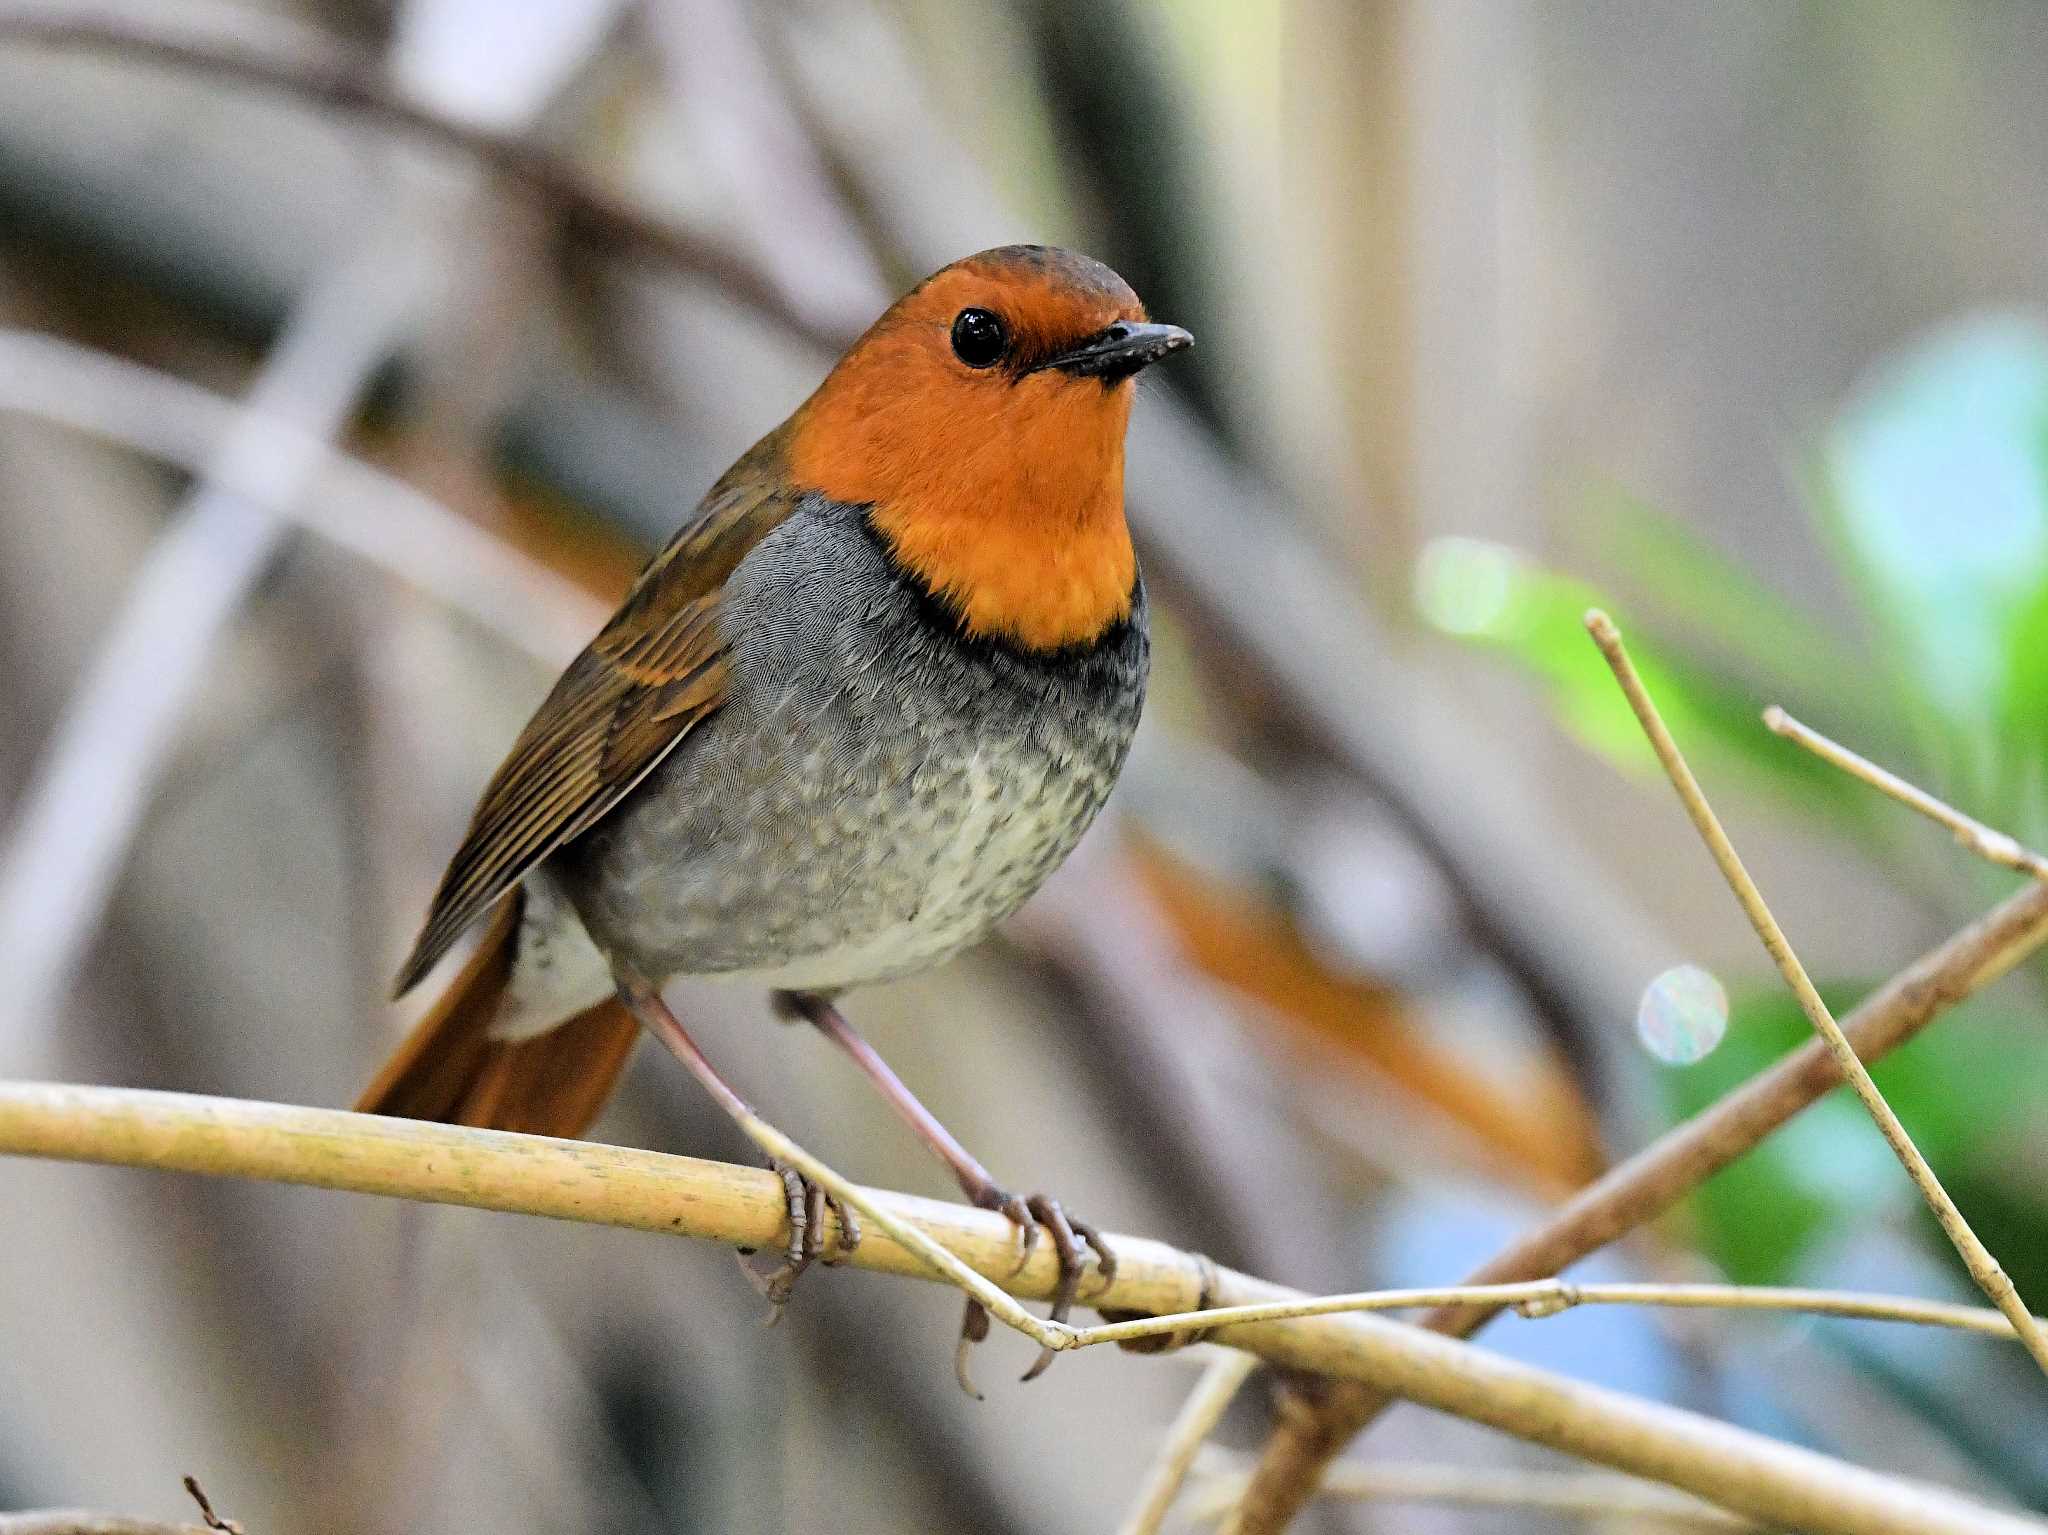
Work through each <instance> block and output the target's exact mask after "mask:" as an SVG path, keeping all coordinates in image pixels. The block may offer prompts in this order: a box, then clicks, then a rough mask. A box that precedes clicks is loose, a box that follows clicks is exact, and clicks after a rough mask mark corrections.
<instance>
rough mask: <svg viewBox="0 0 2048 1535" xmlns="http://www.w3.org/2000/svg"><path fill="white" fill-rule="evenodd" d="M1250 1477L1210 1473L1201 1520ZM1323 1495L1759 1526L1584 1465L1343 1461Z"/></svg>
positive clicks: (1194, 1505) (1197, 1511)
mask: <svg viewBox="0 0 2048 1535" xmlns="http://www.w3.org/2000/svg"><path fill="white" fill-rule="evenodd" d="M1250 1481H1251V1477H1250V1476H1249V1474H1248V1473H1246V1472H1243V1471H1235V1472H1226V1473H1224V1474H1222V1475H1219V1476H1215V1477H1213V1478H1207V1477H1205V1479H1204V1480H1203V1481H1202V1483H1201V1484H1200V1492H1199V1494H1198V1495H1196V1496H1194V1497H1192V1498H1191V1499H1190V1507H1189V1512H1190V1513H1191V1514H1192V1515H1193V1517H1194V1518H1196V1519H1197V1520H1208V1519H1220V1518H1221V1517H1223V1515H1224V1514H1226V1513H1228V1512H1229V1510H1230V1508H1231V1506H1232V1505H1233V1504H1235V1503H1236V1502H1237V1500H1238V1499H1239V1498H1240V1497H1242V1496H1243V1494H1244V1489H1245V1487H1246V1486H1247V1484H1249V1482H1250ZM1321 1491H1322V1494H1323V1496H1324V1497H1329V1498H1347V1499H1352V1500H1355V1501H1358V1502H1372V1503H1448V1504H1454V1505H1459V1506H1462V1507H1466V1508H1504V1509H1505V1508H1511V1509H1520V1510H1522V1511H1524V1512H1528V1513H1544V1514H1576V1515H1579V1516H1580V1517H1582V1518H1586V1519H1599V1520H1610V1519H1612V1520H1618V1519H1627V1520H1629V1521H1631V1522H1630V1524H1629V1525H1628V1528H1630V1529H1640V1528H1641V1526H1640V1525H1639V1524H1637V1523H1635V1522H1634V1521H1637V1520H1645V1519H1646V1520H1649V1521H1651V1522H1652V1523H1653V1525H1655V1526H1656V1527H1658V1528H1661V1529H1669V1530H1714V1531H1720V1532H1723V1535H1726V1532H1729V1531H1735V1530H1754V1529H1756V1528H1757V1526H1756V1525H1755V1524H1754V1523H1752V1522H1751V1521H1749V1520H1747V1519H1744V1518H1741V1517H1740V1516H1738V1515H1735V1514H1730V1513H1726V1512H1724V1511H1722V1510H1721V1509H1718V1508H1715V1507H1713V1506H1712V1505H1711V1504H1706V1503H1702V1502H1700V1501H1699V1500H1698V1499H1696V1498H1688V1497H1686V1496H1685V1495H1684V1494H1682V1493H1674V1492H1671V1491H1669V1490H1668V1489H1666V1488H1662V1487H1657V1486H1652V1485H1650V1484H1649V1483H1645V1482H1639V1481H1636V1480H1634V1479H1633V1478H1630V1477H1621V1476H1608V1475H1605V1474H1603V1473H1600V1472H1586V1471H1502V1470H1495V1469H1493V1468H1491V1467H1487V1466H1429V1465H1349V1464H1346V1465H1338V1466H1335V1467H1333V1468H1332V1469H1331V1471H1330V1474H1329V1475H1328V1476H1326V1477H1325V1478H1323V1485H1322V1488H1321Z"/></svg>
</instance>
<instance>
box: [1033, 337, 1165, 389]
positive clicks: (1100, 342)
mask: <svg viewBox="0 0 2048 1535" xmlns="http://www.w3.org/2000/svg"><path fill="white" fill-rule="evenodd" d="M1194 344H1195V338H1194V337H1193V336H1191V335H1189V334H1188V333H1187V332H1186V331H1184V330H1182V329H1181V328H1180V327H1179V326H1178V325H1133V324H1128V323H1125V322H1122V321H1119V322H1118V323H1117V324H1115V325H1112V326H1110V327H1109V329H1107V330H1105V331H1103V332H1102V333H1101V334H1100V335H1096V336H1090V337H1089V338H1088V339H1087V340H1086V341H1084V342H1082V343H1081V344H1080V345H1079V346H1077V347H1075V348H1073V349H1072V350H1071V351H1066V352H1062V353H1060V355H1059V356H1057V357H1048V358H1047V359H1046V360H1045V361H1044V362H1042V363H1040V364H1039V365H1038V368H1058V369H1059V370H1060V371H1061V372H1062V373H1071V374H1074V375H1075V376H1076V377H1078V378H1099V379H1101V380H1102V381H1103V382H1104V383H1106V384H1113V383H1115V382H1116V381H1117V380H1118V379H1125V378H1129V377H1130V376H1131V375H1132V374H1133V373H1136V372H1137V371H1138V370H1139V369H1141V368H1149V367H1150V366H1152V364H1153V363H1155V362H1157V361H1159V359H1160V358H1162V357H1166V356H1169V355H1171V354H1172V353H1174V352H1180V351H1185V350H1186V349H1187V348H1189V347H1191V346H1193V345H1194ZM1038 368H1033V369H1032V370H1031V371H1032V372H1034V373H1036V372H1037V371H1038Z"/></svg>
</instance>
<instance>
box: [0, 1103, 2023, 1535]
mask: <svg viewBox="0 0 2048 1535" xmlns="http://www.w3.org/2000/svg"><path fill="white" fill-rule="evenodd" d="M0 1153H11V1154H17V1155H30V1156H42V1157H53V1158H59V1159H64V1160H71V1161H85V1162H100V1163H111V1164H117V1165H125V1166H137V1167H150V1168H156V1169H160V1170H165V1171H181V1172H190V1173H202V1174H212V1175H217V1176H236V1177H247V1178H262V1179H267V1180H270V1181H273V1182H281V1183H293V1184H301V1185H308V1186H312V1187H318V1188H329V1189H347V1190H353V1191H355V1192H358V1193H368V1194H383V1195H390V1196H397V1197H403V1198H409V1199H416V1200H423V1201H428V1202H432V1203H439V1204H456V1205H467V1206H472V1207H477V1208H483V1209H495V1210H504V1211H512V1212H518V1213H523V1214H529V1215H545V1216H551V1217H555V1218H557V1219H564V1220H577V1221H585V1222H591V1223H595V1224H602V1225H612V1226H622V1227H628V1228H632V1229H637V1230H643V1231H661V1232H667V1233H670V1234H672V1235H687V1236H695V1237H700V1238H705V1239H708V1240H713V1241H718V1242H724V1243H728V1244H730V1245H733V1246H741V1247H762V1246H766V1245H769V1244H771V1243H773V1242H776V1241H778V1240H780V1239H781V1238H782V1236H783V1234H784V1233H783V1226H784V1215H785V1198H784V1191H783V1188H782V1184H781V1181H780V1180H779V1179H778V1178H776V1177H775V1176H774V1175H773V1174H771V1173H768V1172H766V1171H763V1170H760V1169H755V1168H742V1167H731V1166H727V1165H724V1164H721V1163H716V1162H705V1161H700V1160H698V1159H695V1158H690V1157H676V1156H667V1155H663V1154H660V1153H657V1152H649V1151H634V1150H628V1149H625V1148H622V1147H615V1146H599V1145H593V1144H590V1143H587V1142H581V1141H555V1140H549V1139H546V1138H544V1137H540V1136H526V1135H513V1134H508V1133H505V1132H502V1131H491V1130H472V1129H466V1128H461V1127H457V1126H449V1125H430V1124H419V1123H414V1122H412V1121H408V1120H397V1119H380V1118H375V1117H371V1116H367V1115H360V1114H348V1113H343V1112H340V1111H338V1110H332V1109H307V1108H293V1107H288V1106H285V1105H281V1104H264V1103H246V1102H239V1101H236V1100H232V1099H221V1098H200V1097H192V1096H187V1095H183V1094H176V1093H158V1092H147V1091H142V1090H139V1089H121V1088H104V1087H76V1086H67V1085H61V1084H49V1083H0ZM865 1194H866V1198H867V1199H868V1200H869V1201H870V1202H871V1203H873V1204H874V1205H876V1206H878V1207H882V1208H886V1209H888V1210H889V1211H890V1212H891V1213H892V1214H893V1215H894V1216H896V1217H897V1218H898V1219H900V1220H903V1221H907V1222H909V1223H911V1224H913V1225H915V1226H917V1227H918V1228H920V1229H921V1230H922V1231H924V1232H925V1234H926V1235H928V1236H931V1237H932V1238H934V1239H935V1240H937V1241H938V1242H939V1243H941V1244H942V1245H943V1246H944V1247H946V1248H947V1249H948V1250H949V1251H950V1252H951V1253H952V1254H953V1255H954V1256H955V1257H957V1258H959V1259H960V1260H961V1261H963V1262H965V1263H966V1264H968V1265H969V1266H970V1267H972V1268H974V1269H975V1270H977V1271H978V1272H980V1273H981V1274H983V1275H984V1276H986V1277H987V1278H990V1279H993V1280H995V1281H996V1282H997V1283H998V1284H1000V1285H1001V1286H1002V1287H1003V1288H1004V1289H1005V1290H1007V1291H1009V1292H1010V1293H1011V1294H1012V1295H1015V1296H1018V1297H1021V1298H1034V1299H1045V1298H1047V1297H1049V1296H1050V1295H1051V1294H1052V1292H1053V1289H1054V1287H1055V1285H1056V1284H1057V1281H1058V1274H1057V1265H1056V1263H1055V1261H1054V1258H1053V1255H1052V1254H1051V1253H1050V1252H1047V1251H1045V1250H1044V1248H1043V1246H1041V1248H1040V1250H1039V1251H1037V1252H1035V1253H1034V1254H1033V1255H1032V1257H1031V1260H1030V1261H1029V1262H1028V1263H1026V1264H1025V1265H1024V1266H1023V1267H1022V1268H1019V1267H1018V1265H1017V1242H1016V1233H1015V1231H1014V1230H1013V1229H1012V1227H1011V1225H1010V1223H1009V1222H1008V1221H1007V1220H1005V1219H1004V1218H1003V1217H1002V1216H1001V1215H1000V1214H997V1213H995V1212H992V1211H985V1210H975V1209H970V1208H967V1207H964V1206H958V1205H950V1204H945V1203H941V1202H939V1201H936V1200H928V1199H919V1198H916V1197H913V1196H910V1195H904V1194H894V1193H885V1192H882V1191H865ZM1111 1240H1112V1242H1113V1243H1114V1245H1115V1248H1116V1252H1117V1256H1118V1259H1119V1262H1118V1270H1117V1276H1116V1280H1115V1282H1114V1283H1113V1284H1112V1285H1110V1286H1109V1287H1108V1288H1107V1289H1106V1290H1105V1291H1104V1292H1103V1293H1102V1294H1100V1295H1099V1296H1095V1297H1092V1300H1093V1301H1094V1302H1095V1303H1096V1304H1100V1305H1105V1306H1110V1307H1113V1308H1116V1309H1118V1310H1129V1311H1142V1312H1154V1313H1173V1312H1187V1311H1192V1310H1196V1309H1197V1308H1199V1307H1200V1306H1201V1304H1202V1302H1203V1299H1204V1291H1205V1289H1206V1290H1207V1292H1208V1298H1210V1299H1212V1300H1213V1301H1215V1302H1217V1303H1220V1304H1223V1305H1244V1304H1263V1303H1267V1302H1273V1301H1290V1302H1291V1301H1298V1300H1300V1299H1302V1297H1301V1296H1300V1295H1298V1294H1297V1293H1296V1292H1293V1291H1290V1290H1287V1289H1285V1288H1283V1287H1281V1286H1279V1285H1275V1284H1271V1283H1269V1282H1268V1281H1265V1280H1262V1279H1257V1278H1254V1277H1252V1276H1250V1275H1246V1274H1240V1273H1236V1272H1234V1271H1231V1270H1228V1269H1221V1268H1219V1267H1217V1266H1216V1265H1215V1264H1212V1263H1210V1262H1209V1261H1208V1260H1206V1259H1204V1258H1202V1257H1200V1256H1199V1255H1197V1254H1194V1253H1187V1252H1181V1251H1178V1250H1176V1249H1174V1248H1171V1247H1168V1246H1166V1245H1165V1244H1163V1243H1160V1242H1155V1241H1150V1240H1147V1239H1145V1238H1141V1237H1131V1236H1124V1237H1112V1238H1111ZM847 1261H848V1262H849V1263H850V1264H851V1265H853V1266H856V1267H860V1268H867V1269H873V1270H877V1271H879V1272H885V1273H893V1274H899V1275H913V1276H918V1277H925V1276H928V1275H929V1272H930V1270H929V1268H928V1266H927V1263H926V1261H925V1259H924V1257H923V1256H922V1255H921V1254H919V1253H916V1252H914V1251H912V1250H911V1249H909V1248H907V1247H905V1246H903V1245H902V1244H901V1243H899V1242H897V1241H896V1240H894V1239H893V1238H891V1237H890V1236H889V1235H888V1233H887V1232H886V1231H878V1232H874V1233H871V1234H869V1235H868V1236H867V1237H866V1239H865V1240H863V1241H862V1242H861V1244H860V1246H859V1247H858V1248H856V1249H855V1251H854V1252H853V1253H852V1254H851V1255H850V1256H849V1258H848V1260H847ZM1219 1341H1223V1342H1227V1343H1228V1344H1230V1345H1231V1346H1232V1347H1236V1348H1242V1349H1245V1350H1248V1351H1250V1352H1252V1353H1255V1354H1258V1355H1260V1356H1261V1357H1263V1358H1266V1359H1269V1360H1272V1361H1273V1362H1275V1363H1277V1364H1280V1365H1282V1366H1285V1367H1287V1368H1289V1369H1293V1370H1301V1371H1309V1372H1314V1373H1319V1374H1325V1375H1329V1376H1332V1377H1336V1378H1338V1379H1344V1380H1353V1381H1358V1382H1361V1383H1363V1384H1365V1385H1368V1386H1370V1387H1373V1388H1375V1389H1377V1390H1379V1391H1383V1392H1388V1393H1391V1394H1394V1395H1397V1396H1402V1397H1406V1398H1408V1399H1410V1400H1412V1401H1416V1402H1419V1403H1421V1404H1423V1405H1425V1406H1429V1407H1434V1408H1437V1409H1438V1410H1440V1411H1443V1412H1448V1413H1452V1414H1455V1415H1457V1416H1460V1417H1464V1418H1469V1419H1471V1420H1473V1421H1475V1422H1479V1423H1484V1424H1488V1425H1490V1426H1492V1427H1494V1428H1498V1429H1501V1430H1503V1431H1504V1432H1507V1433H1510V1434H1513V1435H1516V1436H1517V1437H1520V1438H1524V1439H1528V1440H1530V1441H1531V1442H1534V1443H1539V1444H1545V1445H1548V1446H1550V1447H1551V1448H1553V1449H1558V1450H1562V1451H1564V1452H1565V1453H1567V1454H1571V1455H1577V1456H1580V1457H1582V1458H1585V1459H1588V1460H1593V1461H1597V1462H1599V1463H1601V1464H1603V1465H1607V1466H1611V1467H1613V1468H1615V1469H1617V1470H1622V1471H1627V1472H1631V1473H1633V1474H1636V1475H1639V1476H1645V1477H1650V1478H1652V1479H1655V1480H1658V1481H1663V1482H1667V1483H1669V1484H1671V1485H1673V1486H1677V1487H1682V1488H1684V1489H1685V1490H1687V1491H1689V1492H1692V1493H1695V1494H1697V1495H1698V1496H1700V1497H1704V1498H1707V1499H1710V1500H1711V1501H1713V1502H1715V1503H1717V1504H1720V1505H1722V1506H1724V1507H1727V1508H1731V1509H1734V1510H1735V1511H1737V1512H1739V1513H1743V1514H1747V1515H1750V1516H1751V1517H1754V1518H1756V1519H1758V1520H1760V1521H1763V1522H1765V1523H1767V1524H1776V1525H1782V1526H1789V1527H1792V1528H1796V1529H1801V1530H1808V1531H1814V1532H1818V1535H1908V1532H1911V1535H2017V1532H2020V1531H2030V1532H2033V1535H2042V1532H2043V1531H2048V1525H2044V1524H2043V1523H2041V1522H2039V1521H2036V1520H2032V1519H2028V1518H2026V1517H2024V1516H2021V1515H2015V1514H2008V1513H2004V1512H2000V1511H1997V1510H1993V1509H1990V1508H1986V1507H1983V1506H1981V1505H1978V1504H1975V1503H1973V1502H1971V1501H1969V1500H1968V1499H1965V1498H1963V1497H1961V1496H1959V1495H1957V1494H1954V1493H1950V1492H1945V1491H1941V1490H1938V1489H1933V1488H1927V1487H1922V1486H1918V1485H1915V1484H1912V1483H1908V1482H1904V1481H1901V1480H1899V1479H1897V1478H1894V1477H1888V1476H1884V1475H1881V1474H1879V1473H1876V1472H1873V1471H1868V1470H1865V1469H1863V1468H1861V1467H1858V1466H1852V1465H1849V1464H1847V1463H1844V1462H1841V1461H1838V1460H1833V1459H1831V1458H1829V1457H1827V1456H1824V1455H1819V1454H1815V1453H1814V1452H1812V1451H1809V1450H1803V1449H1799V1448H1797V1447H1794V1446H1791V1445H1786V1444H1781V1443H1778V1442H1777V1441H1775V1440H1771V1439H1769V1438H1766V1437H1764V1436H1762V1435H1759V1434H1754V1433H1750V1432H1748V1431H1747V1430H1743V1429H1738V1428H1734V1427H1731V1426H1729V1425H1727V1424H1722V1423H1717V1422H1715V1421H1713V1420H1711V1419H1708V1418H1703V1417H1701V1416H1699V1415H1698V1414H1695V1413H1690V1412H1685V1411H1682V1410H1680V1409H1678V1408H1675V1407H1670V1406H1666V1405H1664V1404H1662V1403H1658V1402H1651V1401H1646V1400H1643V1399H1641V1398H1637V1397H1631V1396H1628V1395H1626V1394H1624V1393H1621V1392H1617V1391H1611V1390H1607V1389H1605V1388H1603V1387H1596V1386H1589V1385H1585V1384H1582V1383H1579V1382H1576V1381H1572V1380H1568V1379H1565V1378H1563V1377H1561V1376H1558V1375H1555V1374H1552V1373H1551V1372H1549V1371H1545V1370H1539V1369H1535V1368H1532V1367H1530V1366H1528V1365H1523V1364H1517V1363H1515V1362H1513V1361H1510V1360H1507V1359H1503V1358H1500V1357H1498V1356H1496V1355H1494V1354H1491V1353H1489V1352H1487V1351H1485V1350H1481V1349H1477V1348H1473V1347H1471V1346H1469V1345H1466V1344H1461V1343H1456V1342H1453V1341H1451V1340H1449V1339H1446V1338H1441V1337H1436V1336H1433V1335H1431V1334H1430V1333H1427V1332H1425V1331H1422V1330H1421V1329H1418V1328H1412V1327H1406V1326H1402V1325H1400V1324H1398V1323H1392V1322H1387V1321H1384V1320H1382V1319H1379V1318H1376V1317H1369V1316H1325V1317H1298V1318H1294V1319H1291V1320H1287V1321H1268V1322H1254V1323H1247V1324H1243V1325H1239V1326H1236V1327H1232V1328H1230V1329H1228V1330H1227V1331H1226V1332H1225V1333H1224V1334H1223V1335H1222V1337H1221V1338H1220V1339H1219Z"/></svg>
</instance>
